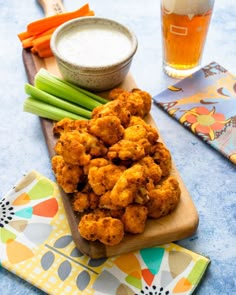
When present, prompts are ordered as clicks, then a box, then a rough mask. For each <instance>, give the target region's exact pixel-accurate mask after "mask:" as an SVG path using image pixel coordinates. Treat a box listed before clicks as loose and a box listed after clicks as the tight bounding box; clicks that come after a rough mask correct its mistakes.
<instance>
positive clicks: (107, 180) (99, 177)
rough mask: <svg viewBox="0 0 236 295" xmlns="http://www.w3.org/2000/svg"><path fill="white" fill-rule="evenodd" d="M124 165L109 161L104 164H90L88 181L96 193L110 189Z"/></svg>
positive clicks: (99, 193) (102, 192)
mask: <svg viewBox="0 0 236 295" xmlns="http://www.w3.org/2000/svg"><path fill="white" fill-rule="evenodd" d="M124 170H125V167H123V166H116V165H114V164H112V163H109V164H107V165H104V166H99V167H96V166H92V167H90V168H89V171H88V183H89V185H90V186H91V188H92V190H93V191H94V193H95V194H96V195H99V196H100V195H102V194H104V193H105V192H106V191H109V190H111V189H112V188H113V187H114V185H115V184H116V182H117V180H118V179H119V177H120V176H121V175H122V173H123V171H124Z"/></svg>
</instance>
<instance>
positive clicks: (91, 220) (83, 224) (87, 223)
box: [78, 213, 98, 241]
mask: <svg viewBox="0 0 236 295" xmlns="http://www.w3.org/2000/svg"><path fill="white" fill-rule="evenodd" d="M97 220H98V218H96V215H95V214H94V213H89V214H85V215H83V216H82V218H81V219H80V222H79V225H78V230H79V232H80V235H81V236H82V237H83V238H85V239H86V240H89V241H96V240H97V239H98V224H97Z"/></svg>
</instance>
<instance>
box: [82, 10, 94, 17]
mask: <svg viewBox="0 0 236 295" xmlns="http://www.w3.org/2000/svg"><path fill="white" fill-rule="evenodd" d="M94 15H95V12H94V11H93V10H89V12H87V13H86V14H85V15H84V16H94Z"/></svg>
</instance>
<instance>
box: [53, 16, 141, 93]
mask: <svg viewBox="0 0 236 295" xmlns="http://www.w3.org/2000/svg"><path fill="white" fill-rule="evenodd" d="M137 47H138V42H137V38H136V36H135V34H134V33H133V32H132V31H131V30H130V29H129V28H127V27H126V26H124V25H122V24H120V23H118V22H117V21H114V20H111V19H107V18H101V17H95V16H91V17H81V18H77V19H74V20H71V21H68V22H66V23H64V24H62V25H61V26H59V27H58V28H57V29H56V30H55V32H54V33H53V35H52V38H51V49H52V52H53V54H54V56H55V58H56V61H57V64H58V68H59V70H60V72H61V74H62V76H63V78H64V79H65V80H67V81H70V82H72V83H74V84H76V85H78V86H80V87H82V88H86V89H89V90H92V91H104V90H108V89H111V88H113V87H115V86H117V85H119V84H120V83H121V82H122V81H123V80H124V79H125V77H126V75H127V73H128V71H129V69H130V66H131V63H132V58H133V56H134V54H135V52H136V50H137Z"/></svg>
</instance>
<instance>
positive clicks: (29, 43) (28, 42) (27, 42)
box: [21, 37, 34, 48]
mask: <svg viewBox="0 0 236 295" xmlns="http://www.w3.org/2000/svg"><path fill="white" fill-rule="evenodd" d="M33 40H34V37H29V38H27V39H24V40H22V41H21V43H22V47H23V48H29V47H32V46H33Z"/></svg>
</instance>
